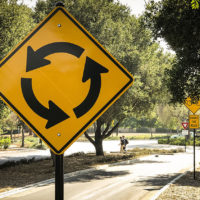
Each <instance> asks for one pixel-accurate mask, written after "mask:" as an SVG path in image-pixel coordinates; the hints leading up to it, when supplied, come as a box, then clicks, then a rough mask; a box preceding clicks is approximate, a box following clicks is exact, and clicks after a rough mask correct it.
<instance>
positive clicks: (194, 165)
mask: <svg viewBox="0 0 200 200" xmlns="http://www.w3.org/2000/svg"><path fill="white" fill-rule="evenodd" d="M195 132H196V129H194V136H193V152H194V180H195V179H196V176H195V161H196V160H195V135H196V133H195Z"/></svg>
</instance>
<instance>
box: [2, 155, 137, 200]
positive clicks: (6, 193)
mask: <svg viewBox="0 0 200 200" xmlns="http://www.w3.org/2000/svg"><path fill="white" fill-rule="evenodd" d="M136 161H138V159H135V160H126V161H121V162H117V163H112V164H105V165H100V166H97V167H95V168H90V169H84V170H80V171H75V172H71V173H67V174H64V180H66V179H68V178H71V177H73V176H78V175H81V174H84V173H88V172H93V171H95V170H103V169H106V168H108V167H111V166H116V165H120V164H130V163H134V162H136ZM54 182H55V178H51V179H48V180H45V181H41V182H37V183H33V184H30V185H27V186H24V187H20V188H17V189H13V190H10V191H7V192H2V193H0V199H3V198H5V197H8V196H11V195H14V194H18V193H21V192H25V191H27V190H31V189H33V188H34V187H38V186H40V187H41V186H45V185H48V184H51V183H54Z"/></svg>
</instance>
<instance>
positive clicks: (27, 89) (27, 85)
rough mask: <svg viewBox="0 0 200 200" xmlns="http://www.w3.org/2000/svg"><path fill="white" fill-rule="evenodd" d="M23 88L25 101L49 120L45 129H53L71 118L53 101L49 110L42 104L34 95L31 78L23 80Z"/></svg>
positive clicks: (50, 102)
mask: <svg viewBox="0 0 200 200" xmlns="http://www.w3.org/2000/svg"><path fill="white" fill-rule="evenodd" d="M21 87H22V93H23V96H24V99H25V100H26V103H27V104H28V105H29V107H30V108H31V109H32V110H33V111H34V112H35V113H37V114H38V115H39V116H41V117H42V118H44V119H47V120H48V122H47V124H46V127H45V128H47V129H48V128H51V127H52V126H54V125H56V124H58V123H60V122H62V121H64V120H65V119H68V118H69V116H68V115H67V114H66V113H65V112H64V111H62V110H61V109H60V108H59V107H58V106H57V105H56V104H54V103H53V102H52V101H49V108H46V107H44V106H43V105H42V104H40V102H39V101H38V100H37V98H36V97H35V95H34V92H33V88H32V79H31V78H22V79H21Z"/></svg>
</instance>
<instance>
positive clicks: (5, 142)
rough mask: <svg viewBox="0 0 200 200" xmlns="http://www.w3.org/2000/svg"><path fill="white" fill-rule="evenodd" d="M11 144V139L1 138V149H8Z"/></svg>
mask: <svg viewBox="0 0 200 200" xmlns="http://www.w3.org/2000/svg"><path fill="white" fill-rule="evenodd" d="M10 144H11V140H10V138H9V137H5V138H0V148H4V149H7V148H8V147H9V146H10Z"/></svg>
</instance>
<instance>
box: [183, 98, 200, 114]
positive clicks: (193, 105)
mask: <svg viewBox="0 0 200 200" xmlns="http://www.w3.org/2000/svg"><path fill="white" fill-rule="evenodd" d="M184 105H185V106H186V107H187V108H188V109H189V110H190V111H191V112H192V113H193V114H195V113H196V112H197V111H198V110H199V109H200V100H196V101H192V99H191V98H190V97H188V98H187V99H186V100H185V102H184Z"/></svg>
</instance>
